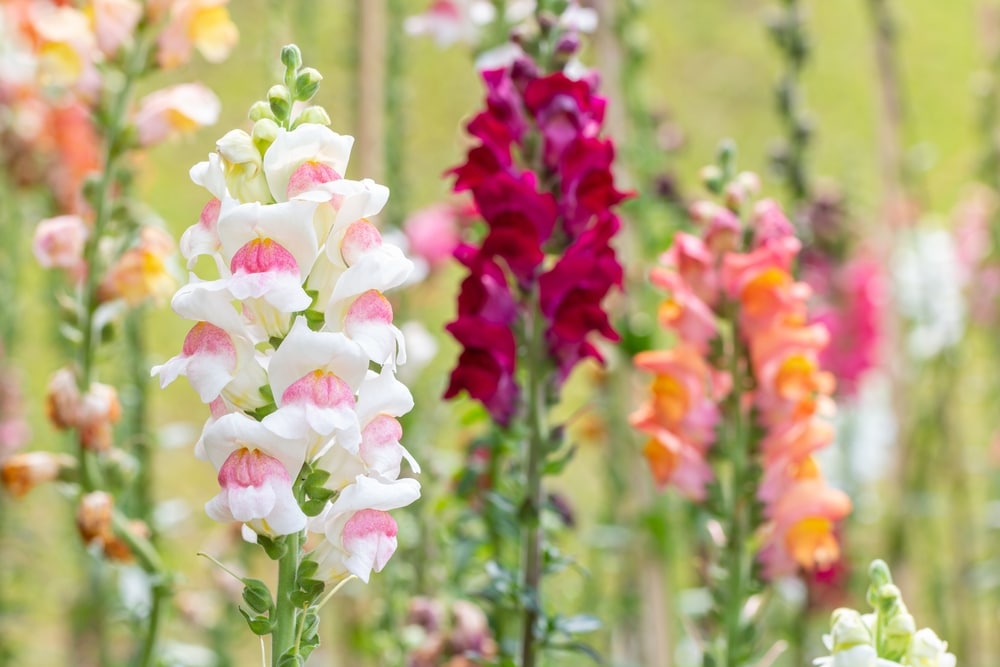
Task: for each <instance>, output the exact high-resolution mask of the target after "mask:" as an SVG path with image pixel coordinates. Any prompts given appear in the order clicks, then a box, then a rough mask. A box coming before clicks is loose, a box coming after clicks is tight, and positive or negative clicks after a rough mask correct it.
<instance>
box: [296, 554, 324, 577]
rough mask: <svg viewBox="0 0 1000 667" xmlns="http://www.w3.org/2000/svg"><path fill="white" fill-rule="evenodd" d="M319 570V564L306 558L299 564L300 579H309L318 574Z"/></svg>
mask: <svg viewBox="0 0 1000 667" xmlns="http://www.w3.org/2000/svg"><path fill="white" fill-rule="evenodd" d="M318 569H319V563H317V562H316V561H314V560H310V559H308V558H306V559H305V560H303V561H302V562H301V563H299V578H300V579H308V578H309V577H311V576H313V575H314V574H316V570H318Z"/></svg>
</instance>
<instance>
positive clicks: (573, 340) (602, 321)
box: [446, 56, 625, 425]
mask: <svg viewBox="0 0 1000 667" xmlns="http://www.w3.org/2000/svg"><path fill="white" fill-rule="evenodd" d="M483 80H484V82H485V84H486V109H485V110H484V111H482V112H480V113H479V114H478V115H476V116H475V117H474V118H473V119H472V120H471V121H470V122H469V124H468V128H467V129H468V132H469V133H470V134H471V135H472V136H473V137H475V138H476V139H477V140H478V141H479V144H478V145H476V146H475V147H473V148H472V149H471V150H470V151H469V154H468V159H467V160H466V162H465V164H463V165H461V166H459V167H457V168H455V169H454V170H453V172H454V174H455V175H456V177H457V178H456V182H455V191H464V190H470V191H471V192H472V196H473V199H474V201H475V204H476V208H477V209H478V211H479V214H480V215H481V216H482V218H483V220H484V221H485V223H486V227H487V229H486V234H485V236H484V237H483V239H482V243H481V244H480V245H479V246H478V247H477V246H473V245H461V246H459V247H458V248H457V250H456V251H455V255H456V257H457V258H458V259H459V260H460V261H461V262H462V263H463V264H464V265H465V266H466V267H467V268H468V270H469V275H468V277H467V278H466V279H465V281H464V282H463V283H462V288H461V293H460V295H459V302H458V317H457V319H456V320H455V321H454V322H452V323H451V324H449V325H448V327H447V328H448V331H449V332H450V333H451V334H452V335H453V336H454V337H455V338H456V339H457V340H458V342H459V343H460V344H461V345H462V347H463V352H462V354H461V356H460V358H459V361H458V366H457V367H456V368H455V370H454V371H453V372H452V375H451V383H450V385H449V387H448V390H447V393H446V397H451V396H454V395H456V394H458V393H459V392H460V391H463V390H464V391H466V392H468V394H469V395H470V396H472V397H473V398H475V399H477V400H479V401H480V402H482V403H483V405H485V406H486V408H487V409H488V410H489V412H490V414H491V415H492V417H493V419H494V420H495V421H496V422H498V423H500V424H504V425H506V424H508V423H509V422H510V419H511V417H512V415H513V413H514V411H515V408H516V406H517V403H518V395H519V387H518V384H517V381H516V379H515V370H516V367H517V358H518V352H517V345H516V341H515V333H514V325H515V323H516V322H518V321H520V322H522V323H523V322H526V321H527V320H526V319H525V318H526V317H527V314H526V312H525V311H526V310H527V308H526V303H525V297H524V295H526V294H532V293H537V295H538V297H537V298H538V304H537V306H538V308H539V310H540V313H541V315H540V317H539V318H538V321H537V322H535V323H534V324H533V325H532V326H537V327H539V331H540V332H542V333H543V334H544V338H545V341H546V343H547V346H548V353H549V358H550V359H552V360H553V362H554V366H555V368H556V369H557V377H556V382H557V383H561V382H562V381H563V380H564V379H565V378H566V376H567V375H569V373H570V371H571V370H572V369H573V367H574V366H575V365H576V364H577V363H578V362H579V361H581V360H582V359H585V358H588V357H593V358H596V359H598V360H600V359H601V355H600V353H599V352H598V351H597V348H596V347H595V346H594V345H593V343H592V342H591V341H590V340H589V338H590V335H591V334H592V333H595V332H596V333H599V334H600V335H602V336H604V337H605V338H607V339H610V340H617V334H616V333H615V332H614V330H613V329H612V328H611V326H610V323H609V320H608V316H607V314H606V313H605V312H604V310H603V308H602V305H601V302H602V300H603V299H604V297H605V295H606V294H607V293H608V292H609V291H610V290H611V288H612V287H614V286H620V285H621V281H622V268H621V265H620V264H619V263H618V259H617V257H616V255H615V251H614V249H613V248H612V247H611V246H610V241H611V239H612V237H613V236H614V235H615V233H616V232H617V231H618V228H619V226H620V222H619V219H618V217H617V216H616V215H615V213H614V212H613V211H612V208H613V207H614V206H615V205H616V204H618V203H619V202H620V201H621V200H622V199H623V198H624V196H625V195H624V194H623V193H621V192H619V191H618V190H617V189H615V186H614V179H613V177H612V174H611V163H612V160H613V158H614V145H613V143H612V142H611V140H610V139H606V138H601V137H600V136H599V134H600V131H601V124H602V122H603V119H604V109H605V104H606V101H605V99H604V98H603V97H601V96H599V95H597V94H596V87H597V81H596V77H595V76H594V75H592V74H591V75H588V76H586V77H584V78H582V79H573V78H570V77H569V76H567V75H566V74H565V73H563V72H556V73H553V74H547V75H543V74H542V73H541V72H540V71H539V68H538V66H537V65H536V63H535V62H534V61H532V60H531V59H529V58H527V57H524V56H522V57H520V58H518V59H517V60H515V61H514V62H513V63H512V64H511V65H509V66H507V67H504V68H501V69H496V70H490V71H486V72H483Z"/></svg>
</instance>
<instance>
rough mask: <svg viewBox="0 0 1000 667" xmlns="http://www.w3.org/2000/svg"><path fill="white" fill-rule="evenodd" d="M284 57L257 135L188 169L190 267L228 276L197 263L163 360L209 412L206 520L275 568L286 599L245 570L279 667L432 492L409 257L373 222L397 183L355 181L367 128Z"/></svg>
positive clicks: (376, 564)
mask: <svg viewBox="0 0 1000 667" xmlns="http://www.w3.org/2000/svg"><path fill="white" fill-rule="evenodd" d="M281 62H282V64H283V65H284V68H285V75H284V79H283V81H282V83H279V84H277V85H275V86H272V87H271V88H270V90H269V91H268V94H267V99H266V100H262V101H259V102H257V103H255V104H254V105H253V106H252V107H251V110H250V118H251V120H252V121H253V122H254V125H253V130H252V132H251V133H247V132H244V131H243V130H232V131H230V132H228V133H227V134H226V135H225V136H223V137H222V138H221V139H219V141H218V142H217V145H216V152H213V153H211V154H210V155H209V158H208V160H207V161H205V162H201V163H199V164H197V165H195V167H194V168H193V169H192V170H191V177H192V180H194V182H195V183H196V184H198V185H200V186H202V187H204V188H205V189H206V190H208V192H209V194H210V195H211V198H210V199H209V201H208V203H207V204H206V205H205V207H204V208H203V210H202V213H201V216H200V218H199V220H198V222H196V223H195V224H194V225H192V226H191V227H190V228H189V229H188V230H187V231H186V232H185V233H184V235H183V237H182V238H181V252H182V254H183V255H184V256H185V258H186V259H187V260H188V264H189V268H194V267H195V266H196V264H198V260H199V258H201V257H208V258H210V261H209V262H208V264H209V265H211V266H214V267H215V275H214V276H213V277H210V278H208V279H205V278H202V277H199V276H198V275H196V274H194V273H192V274H191V277H190V281H189V283H188V284H187V285H186V286H184V287H182V288H181V289H180V290H179V291H178V292H177V294H176V295H175V296H174V298H173V302H172V305H173V308H174V310H175V311H176V312H177V313H178V314H180V315H181V316H183V317H185V318H188V319H191V320H194V321H196V324H195V325H194V327H192V329H191V331H190V332H189V333H188V335H187V337H186V338H185V340H184V344H183V348H182V350H181V353H180V354H178V355H177V356H175V357H173V358H172V359H170V360H169V361H167V362H166V363H165V364H163V365H161V366H157V367H155V368H154V369H153V372H154V373H155V374H158V375H159V376H160V380H161V383H162V384H164V385H166V384H168V383H169V382H172V381H173V380H174V379H176V378H177V377H179V376H181V375H185V376H186V377H187V378H188V381H189V382H190V384H191V386H192V387H193V388H194V389H195V391H196V392H197V393H198V395H199V396H200V398H201V399H202V400H203V401H204V402H206V403H208V404H209V406H210V409H211V416H210V417H209V419H208V421H207V423H206V424H205V428H204V431H203V433H202V436H201V439H200V440H199V441H198V444H197V446H196V450H195V453H196V455H197V456H198V457H199V458H202V459H207V460H208V461H209V462H211V463H212V465H213V466H214V467H215V468H216V470H217V471H218V481H219V485H220V487H221V488H220V490H219V493H218V494H217V495H216V496H215V497H214V498H212V499H211V500H209V501H208V502H207V503H206V505H205V509H206V511H207V513H208V515H209V516H210V517H212V518H213V519H216V520H218V521H236V522H240V523H242V524H243V535H244V538H245V539H246V540H247V541H249V542H254V543H256V544H259V545H260V546H261V547H262V548H263V549H264V551H265V552H266V553H267V555H268V556H269V557H270V558H271V559H272V560H275V561H277V567H278V575H277V588H276V590H275V591H274V593H273V594H272V592H271V591H270V590H269V589H268V587H267V586H266V585H265V584H264V583H263V582H261V581H259V580H256V579H247V578H243V579H242V581H243V583H244V584H245V590H244V594H243V600H244V602H245V605H246V606H245V607H244V608H241V609H240V613H241V614H242V615H243V616H244V618H245V619H246V621H247V623H248V625H249V627H250V629H251V630H252V631H253V632H254V633H255V634H257V635H261V636H264V635H270V637H271V659H270V664H271V665H272V666H273V667H278V666H279V665H280V666H286V665H297V664H302V662H303V661H304V660H305V658H307V657H308V656H309V654H310V653H311V652H312V650H313V649H314V648H315V647H316V646H317V645H318V644H319V635H318V624H319V611H320V609H321V608H322V607H323V605H324V604H325V603H326V602H327V600H329V599H330V597H331V596H332V595H333V594H334V593H335V592H336V591H337V590H339V588H340V587H341V586H342V585H343V584H344V583H346V582H347V581H349V580H350V579H354V578H358V579H361V580H362V581H365V582H367V581H368V579H369V577H370V575H371V573H372V571H376V572H378V571H380V570H382V568H383V567H384V566H385V564H386V563H387V561H388V560H389V558H390V557H391V556H392V554H393V552H394V551H395V549H396V544H397V541H396V535H397V526H396V523H395V521H394V520H393V518H392V517H391V516H390V515H389V511H390V510H393V509H397V508H399V507H403V506H405V505H408V504H410V503H411V502H413V501H414V500H416V499H417V497H419V495H420V490H419V489H420V485H419V484H418V483H417V482H416V480H413V479H409V478H400V472H401V463H402V461H403V460H404V459H406V460H407V461H408V462H409V464H410V467H411V468H412V469H413V470H414V472H417V471H419V468H418V466H417V465H416V462H415V461H414V460H413V459H412V457H411V456H410V455H409V453H408V452H407V451H406V450H405V449H404V448H403V446H402V445H401V444H400V438H401V437H402V428H401V427H400V424H399V421H398V418H399V417H400V416H402V415H403V414H405V413H406V412H408V411H409V410H410V409H411V408H412V406H413V398H412V396H411V395H410V392H409V390H408V389H407V388H406V386H405V385H403V384H402V383H401V382H399V381H398V380H397V379H396V377H395V373H396V368H397V366H398V365H399V364H401V363H403V362H404V361H405V359H406V352H405V348H404V344H403V337H402V333H401V332H400V331H399V329H397V328H396V327H395V326H394V325H393V323H392V322H393V312H392V306H391V305H390V303H389V301H388V300H387V299H386V297H385V296H384V294H383V293H384V292H385V291H387V290H389V289H391V288H394V287H398V286H399V285H401V284H402V283H403V281H404V280H405V279H406V278H407V276H408V274H409V273H410V271H411V269H412V263H411V262H410V261H409V260H408V259H406V257H404V256H403V254H402V252H401V251H400V250H399V249H398V248H396V247H394V246H392V245H390V244H388V243H383V241H382V238H381V234H380V233H379V231H378V229H377V228H376V227H375V226H374V225H373V224H372V223H371V222H370V220H369V218H371V217H372V216H375V215H377V214H378V213H379V211H380V210H381V209H382V207H383V206H384V205H385V203H386V201H387V199H388V196H389V191H388V189H387V188H386V187H385V186H382V185H379V184H377V183H375V182H374V181H372V180H370V179H364V180H361V181H354V180H349V179H346V178H345V177H344V174H345V172H346V169H347V164H348V160H349V158H350V152H351V147H352V145H353V143H354V139H353V138H352V137H350V136H346V135H341V134H338V133H336V132H334V131H333V130H331V129H330V128H329V125H330V118H329V116H328V114H327V113H326V111H325V110H324V109H323V108H322V107H319V106H305V107H304V108H303V109H302V110H301V111H297V109H298V107H297V106H294V105H299V106H302V105H305V104H306V103H308V101H309V100H310V99H311V98H312V97H313V95H314V94H315V93H316V91H317V89H318V87H319V84H320V80H321V79H322V77H321V75H320V74H319V72H317V71H316V70H315V69H313V68H309V67H305V68H304V67H302V56H301V53H300V51H299V49H298V47H296V46H294V45H292V46H286V47H285V48H283V49H282V51H281ZM293 109H295V110H293ZM310 534H313V535H314V536H315V537H314V538H313V539H309V535H310Z"/></svg>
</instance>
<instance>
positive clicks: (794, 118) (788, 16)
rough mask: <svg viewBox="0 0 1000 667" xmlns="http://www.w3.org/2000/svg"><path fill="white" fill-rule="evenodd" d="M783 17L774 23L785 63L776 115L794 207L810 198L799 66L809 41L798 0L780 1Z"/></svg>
mask: <svg viewBox="0 0 1000 667" xmlns="http://www.w3.org/2000/svg"><path fill="white" fill-rule="evenodd" d="M782 3H783V4H784V16H783V17H782V18H781V19H780V23H779V24H778V25H777V26H775V28H774V29H775V39H776V41H777V45H778V49H779V50H780V51H781V55H782V57H783V59H784V63H785V71H784V74H783V75H782V77H781V80H780V81H779V82H778V85H777V88H776V90H775V94H776V101H777V106H778V117H779V120H780V121H781V124H782V126H783V128H784V131H785V147H784V152H783V154H782V155H781V158H780V166H781V169H782V174H783V175H784V177H785V185H786V187H787V188H788V194H789V198H790V199H791V202H792V204H793V210H795V209H799V208H801V206H802V205H803V204H804V203H806V202H807V201H808V199H809V196H810V193H811V189H812V187H811V184H810V182H809V174H808V171H807V169H806V152H807V150H808V148H809V141H810V130H811V128H810V122H809V118H808V116H807V114H806V111H805V106H804V104H803V102H802V97H803V95H802V86H801V83H800V80H801V78H802V68H803V67H804V66H805V63H806V59H807V57H808V42H807V37H806V34H805V31H804V29H803V25H802V7H801V5H800V2H799V0H782Z"/></svg>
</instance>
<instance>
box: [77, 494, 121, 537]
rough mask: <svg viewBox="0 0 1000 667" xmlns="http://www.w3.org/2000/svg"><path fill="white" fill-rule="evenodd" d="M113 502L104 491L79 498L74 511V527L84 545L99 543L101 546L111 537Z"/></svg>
mask: <svg viewBox="0 0 1000 667" xmlns="http://www.w3.org/2000/svg"><path fill="white" fill-rule="evenodd" d="M114 506H115V503H114V500H113V499H112V498H111V494H109V493H107V492H105V491H93V492H91V493H88V494H86V495H85V496H83V497H82V498H80V506H79V507H78V508H77V510H76V527H77V530H79V531H80V538H81V539H83V542H84V544H87V545H89V544H91V543H93V542H95V541H96V542H100V543H101V545H102V546H103V544H104V543H105V542H106V541H107V540H108V539H110V538H111V537H112V532H111V513H112V511H113V510H114Z"/></svg>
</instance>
